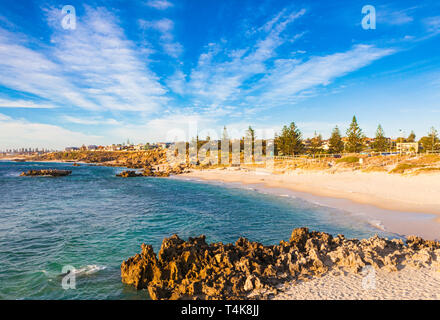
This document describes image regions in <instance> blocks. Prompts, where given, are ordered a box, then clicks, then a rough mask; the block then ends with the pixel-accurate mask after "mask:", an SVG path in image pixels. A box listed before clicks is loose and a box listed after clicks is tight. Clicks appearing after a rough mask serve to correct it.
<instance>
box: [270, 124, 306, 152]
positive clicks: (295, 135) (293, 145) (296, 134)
mask: <svg viewBox="0 0 440 320" xmlns="http://www.w3.org/2000/svg"><path fill="white" fill-rule="evenodd" d="M275 145H276V149H277V151H278V152H281V153H282V154H283V155H293V154H298V153H301V152H302V151H303V150H304V144H303V141H302V134H301V131H300V130H299V129H298V128H297V127H296V125H295V122H292V123H291V124H290V125H289V126H284V127H283V129H282V130H281V134H280V135H279V136H277V137H276V138H275Z"/></svg>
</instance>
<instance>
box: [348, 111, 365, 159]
mask: <svg viewBox="0 0 440 320" xmlns="http://www.w3.org/2000/svg"><path fill="white" fill-rule="evenodd" d="M363 147H364V134H363V133H362V129H361V128H360V127H359V125H358V123H357V120H356V116H353V120H352V121H351V124H350V127H349V128H348V129H347V144H346V146H345V149H346V150H347V151H348V152H356V153H357V152H361V151H362V149H363Z"/></svg>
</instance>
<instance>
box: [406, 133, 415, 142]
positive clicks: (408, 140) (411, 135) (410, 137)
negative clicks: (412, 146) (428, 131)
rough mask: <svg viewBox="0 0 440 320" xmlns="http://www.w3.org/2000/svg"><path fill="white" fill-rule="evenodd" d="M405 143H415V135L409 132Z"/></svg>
mask: <svg viewBox="0 0 440 320" xmlns="http://www.w3.org/2000/svg"><path fill="white" fill-rule="evenodd" d="M406 141H407V142H416V134H415V133H414V131H411V133H410V134H409V136H408V138H407V139H406Z"/></svg>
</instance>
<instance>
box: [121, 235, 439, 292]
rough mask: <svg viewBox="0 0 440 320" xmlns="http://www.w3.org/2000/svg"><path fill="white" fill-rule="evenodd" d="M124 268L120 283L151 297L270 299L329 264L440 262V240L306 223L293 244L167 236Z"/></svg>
mask: <svg viewBox="0 0 440 320" xmlns="http://www.w3.org/2000/svg"><path fill="white" fill-rule="evenodd" d="M141 248H142V251H141V253H140V254H136V255H135V256H134V257H131V258H129V259H128V260H126V261H124V262H123V263H122V265H121V278H122V282H123V283H126V284H130V285H133V286H135V287H136V288H137V289H148V292H149V293H150V297H151V298H152V299H155V300H156V299H248V298H250V297H252V298H256V299H257V298H267V297H268V296H269V295H272V294H276V293H277V289H276V287H277V286H278V285H280V284H282V283H286V282H287V281H292V280H301V279H308V278H310V277H312V276H320V275H322V274H324V273H326V272H328V271H329V270H331V269H343V270H347V271H352V272H360V271H362V268H363V267H365V266H367V265H371V266H373V267H374V268H376V269H384V270H388V271H396V270H398V269H399V268H401V267H402V266H405V265H411V266H415V267H420V266H433V265H434V266H436V267H437V268H439V267H440V242H437V241H425V240H423V239H420V238H417V237H409V238H408V240H407V243H406V244H405V243H404V242H403V241H402V240H397V239H393V240H388V239H383V238H379V237H378V236H374V237H372V238H370V239H363V240H356V239H351V240H350V239H345V237H344V236H342V235H338V236H337V237H332V236H331V235H330V234H327V233H324V232H316V231H312V232H309V230H308V229H307V228H298V229H295V230H293V232H292V235H291V238H290V241H289V242H286V241H281V242H280V244H279V245H273V246H263V245H262V244H261V243H258V242H251V241H249V240H247V239H245V238H240V239H238V240H237V242H236V243H235V244H222V243H213V244H207V243H206V241H205V236H203V235H202V236H200V237H197V238H189V240H188V241H184V240H182V239H180V238H179V237H178V236H177V235H173V236H172V237H170V238H166V239H164V240H163V242H162V246H161V248H160V251H159V253H158V255H157V256H156V254H155V253H154V251H153V248H152V247H151V246H150V245H146V244H142V246H141Z"/></svg>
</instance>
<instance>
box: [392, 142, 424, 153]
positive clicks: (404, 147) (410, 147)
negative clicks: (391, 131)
mask: <svg viewBox="0 0 440 320" xmlns="http://www.w3.org/2000/svg"><path fill="white" fill-rule="evenodd" d="M396 148H397V151H398V152H400V153H418V152H419V144H418V143H417V142H398V143H397V144H396Z"/></svg>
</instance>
